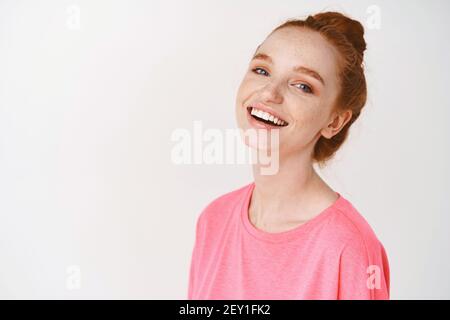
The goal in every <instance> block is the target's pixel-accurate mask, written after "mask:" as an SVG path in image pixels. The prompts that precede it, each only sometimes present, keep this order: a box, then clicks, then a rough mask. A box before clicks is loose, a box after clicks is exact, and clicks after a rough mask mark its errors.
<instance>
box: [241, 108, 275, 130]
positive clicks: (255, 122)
mask: <svg viewBox="0 0 450 320" xmlns="http://www.w3.org/2000/svg"><path fill="white" fill-rule="evenodd" d="M245 112H246V113H247V119H248V122H249V123H250V125H251V126H252V127H256V128H260V129H267V130H272V129H281V128H284V127H282V126H276V125H271V124H268V123H264V122H262V121H258V120H256V119H255V118H253V117H252V115H251V114H250V111H249V110H248V109H247V108H246V109H245Z"/></svg>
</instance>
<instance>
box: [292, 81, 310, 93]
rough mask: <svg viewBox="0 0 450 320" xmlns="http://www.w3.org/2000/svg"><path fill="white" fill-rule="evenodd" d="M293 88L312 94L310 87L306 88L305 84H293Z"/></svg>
mask: <svg viewBox="0 0 450 320" xmlns="http://www.w3.org/2000/svg"><path fill="white" fill-rule="evenodd" d="M295 86H296V87H297V88H299V89H301V90H303V91H304V92H306V93H313V91H312V89H311V87H310V86H308V85H307V84H305V83H299V84H295Z"/></svg>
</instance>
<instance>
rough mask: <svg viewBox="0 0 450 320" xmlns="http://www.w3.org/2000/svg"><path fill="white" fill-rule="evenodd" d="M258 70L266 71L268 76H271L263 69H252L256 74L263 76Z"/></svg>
mask: <svg viewBox="0 0 450 320" xmlns="http://www.w3.org/2000/svg"><path fill="white" fill-rule="evenodd" d="M258 70H261V71H264V72H265V73H266V74H267V75H269V74H268V73H267V71H266V70H264V69H262V68H254V69H252V71H253V72H254V73H256V74H261V75H263V74H262V73H260V72H258Z"/></svg>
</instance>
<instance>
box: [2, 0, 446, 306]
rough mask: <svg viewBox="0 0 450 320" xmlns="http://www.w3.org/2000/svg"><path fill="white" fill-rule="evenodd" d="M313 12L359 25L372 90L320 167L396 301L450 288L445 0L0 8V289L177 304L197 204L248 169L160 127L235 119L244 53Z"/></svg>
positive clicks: (8, 4) (442, 294)
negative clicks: (380, 264) (178, 154)
mask: <svg viewBox="0 0 450 320" xmlns="http://www.w3.org/2000/svg"><path fill="white" fill-rule="evenodd" d="M371 5H375V6H376V7H377V8H379V10H380V14H381V15H380V25H379V26H380V28H379V29H376V28H369V27H368V19H369V17H370V13H369V12H368V8H369V7H370V6H371ZM325 10H338V11H341V12H343V13H346V14H349V15H350V16H351V17H353V18H356V19H358V20H360V21H361V22H362V23H363V24H364V25H365V26H366V41H367V43H368V49H367V52H366V62H365V64H366V76H367V80H368V87H369V100H368V103H367V105H366V108H365V109H364V111H363V114H362V116H361V118H360V119H359V120H358V121H357V122H356V123H355V125H354V126H353V127H352V129H351V136H350V139H349V140H348V141H347V142H346V144H345V145H344V147H343V148H342V150H341V151H340V152H339V153H338V155H337V157H336V159H335V160H334V161H333V162H331V163H330V164H329V166H328V167H327V168H326V169H325V170H324V171H323V172H322V173H321V174H322V175H323V176H324V177H325V178H326V180H327V181H328V183H329V184H330V185H331V186H332V187H333V188H334V189H335V190H337V191H339V192H341V193H342V194H343V195H344V196H346V197H347V198H348V199H349V200H350V201H351V202H352V203H353V204H354V205H355V207H356V208H357V209H358V210H359V211H360V212H361V213H362V214H363V215H364V216H365V217H366V219H367V220H368V221H369V223H370V224H371V226H372V228H373V229H374V230H375V232H376V234H377V236H378V238H379V239H380V240H381V242H382V243H383V244H384V246H385V248H386V250H387V252H388V256H389V262H390V266H391V297H392V298H393V299H409V298H415V299H420V298H425V299H429V298H446V299H449V298H450V274H449V272H448V271H449V270H450V232H449V231H448V229H449V227H450V200H449V189H450V182H449V181H450V170H449V165H448V163H449V162H450V152H449V145H450V143H449V137H450V127H449V126H448V121H449V119H450V111H449V110H450V98H449V92H450V91H449V89H448V86H449V83H450V72H449V71H450V68H449V67H450V62H449V59H448V54H449V51H450V43H449V41H448V33H449V22H448V12H449V11H450V4H449V2H448V1H370V2H368V1H340V2H338V1H308V2H307V1H299V0H295V1H293V0H290V1H273V0H272V1H268V0H265V1H261V0H258V1H256V0H253V1H206V0H204V1H181V0H179V1H56V0H55V1H12V0H11V1H0V23H1V25H0V138H1V140H0V146H1V149H0V150H1V151H0V298H62V299H72V298H75V299H77V298H88V299H89V298H114V299H115V298H137V299H184V298H186V296H187V284H188V272H189V263H190V258H191V250H192V246H193V241H194V232H195V222H196V219H197V216H198V214H199V213H200V210H202V209H203V208H204V207H205V206H206V204H208V203H209V202H210V201H211V200H213V199H214V198H216V197H217V196H219V195H221V194H223V193H225V192H229V191H231V190H234V189H236V188H239V187H241V186H243V185H244V184H247V183H249V182H250V181H252V175H251V170H250V167H249V166H248V165H181V166H180V165H178V166H177V165H175V164H173V163H172V161H171V156H170V155H171V149H172V147H173V145H174V143H173V142H172V141H171V139H170V138H171V133H172V132H173V131H174V130H175V129H177V128H186V129H189V130H192V128H193V121H194V120H201V121H202V123H203V126H204V127H205V128H219V129H227V128H234V127H235V118H234V101H235V95H236V91H237V87H238V85H239V83H240V81H241V79H242V77H243V75H244V72H245V70H246V68H247V64H248V62H249V59H250V56H251V54H252V53H253V52H254V50H255V48H256V46H257V45H258V44H259V43H260V42H262V41H263V40H264V38H265V36H266V35H267V34H268V33H269V32H270V31H271V30H272V29H273V28H274V27H276V26H277V25H278V24H280V23H281V22H283V21H284V20H285V19H287V18H291V17H304V16H306V15H307V14H313V13H316V12H319V11H325ZM78 13H79V25H78V24H77V17H76V16H77V15H78ZM74 17H75V18H74ZM71 266H73V267H71ZM74 276H75V277H76V279H75V280H76V281H75V282H73V280H74ZM78 280H79V282H77V281H78ZM73 283H75V285H73Z"/></svg>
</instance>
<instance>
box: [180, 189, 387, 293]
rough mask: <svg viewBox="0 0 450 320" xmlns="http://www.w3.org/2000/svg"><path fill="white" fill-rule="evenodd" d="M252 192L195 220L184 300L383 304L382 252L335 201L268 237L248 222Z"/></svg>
mask: <svg viewBox="0 0 450 320" xmlns="http://www.w3.org/2000/svg"><path fill="white" fill-rule="evenodd" d="M254 186H255V184H254V182H252V183H250V184H248V185H246V186H244V187H242V188H240V189H237V190H235V191H232V192H229V193H227V194H225V195H222V196H220V197H218V198H217V199H215V200H214V201H212V202H211V203H210V204H209V205H208V206H207V207H206V208H205V209H204V210H203V211H202V213H201V214H200V215H199V217H198V219H197V224H196V239H195V245H194V248H193V251H192V260H191V266H190V275H189V289H188V299H224V300H228V299H249V300H254V299H268V300H270V299H272V300H275V299H286V300H288V299H389V264H388V259H387V255H386V252H385V249H384V247H383V245H382V244H381V243H380V241H379V240H378V239H377V237H376V235H375V234H374V232H373V231H372V229H371V227H370V226H369V224H368V223H367V222H366V220H365V219H364V218H363V217H362V216H361V215H360V214H359V213H358V211H357V210H356V209H355V208H354V207H353V206H352V204H351V203H350V202H349V201H348V200H346V199H345V198H343V196H342V195H341V194H339V193H338V194H339V198H338V199H337V200H336V201H335V202H334V203H333V204H332V205H331V206H329V207H328V208H327V209H325V210H324V211H322V212H321V213H320V214H318V215H317V216H315V217H314V218H313V219H311V220H309V221H307V222H306V223H304V224H302V225H300V226H298V227H296V228H294V229H291V230H288V231H284V232H280V233H269V232H266V231H263V230H260V229H257V228H256V227H255V226H254V225H253V224H252V223H251V221H250V220H249V217H248V206H249V203H250V202H249V201H250V198H251V195H252V191H253V189H254Z"/></svg>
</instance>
